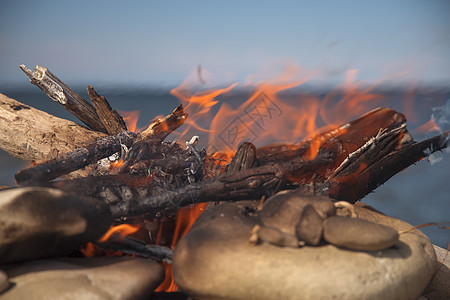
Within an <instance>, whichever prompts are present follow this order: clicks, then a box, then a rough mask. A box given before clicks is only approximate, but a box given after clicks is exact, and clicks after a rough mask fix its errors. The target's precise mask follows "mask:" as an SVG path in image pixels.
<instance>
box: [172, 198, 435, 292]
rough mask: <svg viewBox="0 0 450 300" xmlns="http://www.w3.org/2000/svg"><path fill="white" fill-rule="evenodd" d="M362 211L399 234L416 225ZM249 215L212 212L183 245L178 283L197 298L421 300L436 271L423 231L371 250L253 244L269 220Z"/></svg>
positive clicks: (237, 207) (224, 209)
mask: <svg viewBox="0 0 450 300" xmlns="http://www.w3.org/2000/svg"><path fill="white" fill-rule="evenodd" d="M355 209H356V212H357V214H358V216H359V217H360V218H364V219H370V220H371V221H372V222H377V223H379V224H383V225H386V226H390V227H393V228H395V229H396V230H404V229H407V228H410V227H411V225H409V224H408V223H405V222H403V221H400V220H397V219H393V218H389V217H387V216H385V215H383V214H381V213H378V212H376V211H375V210H373V209H372V208H370V207H369V206H367V205H364V204H359V203H358V204H356V205H355ZM244 210H245V205H244V204H242V203H240V202H237V203H226V204H222V205H218V206H215V207H212V208H210V209H208V210H207V211H205V212H204V213H203V214H202V215H201V216H200V217H199V218H198V220H197V221H196V222H195V224H194V225H193V227H192V229H191V230H190V231H189V233H188V234H187V235H186V236H185V237H184V238H182V239H181V240H180V241H179V243H178V244H177V247H176V249H175V252H174V257H173V264H172V270H173V275H174V279H175V282H176V283H177V285H178V286H179V287H180V288H181V289H182V290H183V291H184V292H185V293H187V294H188V295H190V296H191V297H193V298H194V299H387V300H388V299H417V298H418V297H419V296H420V295H421V293H422V292H423V291H424V289H425V287H426V286H427V284H428V282H429V281H430V279H431V277H432V276H433V274H434V272H435V270H436V255H435V253H434V250H433V246H432V244H431V243H430V241H429V239H428V238H427V237H426V236H425V235H424V234H423V233H422V232H420V231H419V230H413V231H411V232H408V233H405V234H402V235H400V239H399V242H398V243H397V244H396V245H395V247H392V248H389V249H386V250H380V251H371V252H367V251H354V250H346V249H342V248H338V247H336V246H333V245H330V244H328V245H324V246H314V247H313V246H305V247H300V248H291V247H278V246H274V245H271V244H269V243H262V244H259V245H257V246H253V245H250V243H249V233H250V231H251V230H252V229H253V228H254V227H255V225H260V226H261V222H260V220H259V218H258V217H256V216H252V215H245V214H243V213H242V212H243V211H244Z"/></svg>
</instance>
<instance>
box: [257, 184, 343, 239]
mask: <svg viewBox="0 0 450 300" xmlns="http://www.w3.org/2000/svg"><path fill="white" fill-rule="evenodd" d="M307 205H312V206H313V207H314V209H315V210H316V212H317V213H318V214H319V216H320V217H321V218H322V219H325V218H327V217H328V216H332V215H335V214H336V208H335V207H334V204H333V202H332V201H331V200H330V198H327V197H322V196H301V195H299V194H298V193H296V192H295V191H283V192H280V193H278V194H275V195H274V196H272V197H270V198H269V199H267V201H266V202H265V203H264V206H263V209H262V210H261V212H260V214H259V216H260V219H261V222H262V223H263V224H264V225H266V226H268V227H274V228H277V229H279V230H281V231H282V232H284V233H286V234H290V235H295V224H297V223H298V222H299V220H300V217H301V214H302V212H303V209H304V208H305V206H307Z"/></svg>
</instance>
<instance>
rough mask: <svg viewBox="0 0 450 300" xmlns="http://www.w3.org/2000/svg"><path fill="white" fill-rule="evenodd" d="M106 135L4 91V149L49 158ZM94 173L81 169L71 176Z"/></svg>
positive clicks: (0, 107) (0, 142)
mask: <svg viewBox="0 0 450 300" xmlns="http://www.w3.org/2000/svg"><path fill="white" fill-rule="evenodd" d="M105 136H106V134H104V133H101V132H97V131H92V130H89V129H87V128H85V127H83V126H81V125H78V124H75V123H74V122H71V121H68V120H64V119H61V118H58V117H55V116H53V115H50V114H48V113H46V112H43V111H41V110H38V109H35V108H33V107H31V106H28V105H25V104H23V103H21V102H19V101H17V100H14V99H11V98H9V97H7V96H5V95H3V94H0V148H1V149H3V150H4V151H6V152H8V153H9V154H10V155H12V156H14V157H17V158H19V159H22V160H24V161H27V162H35V161H47V160H50V159H53V158H55V157H58V156H60V155H61V154H63V153H68V152H71V151H74V150H75V149H77V148H80V147H83V146H85V145H88V144H90V143H92V142H94V141H95V140H97V139H99V138H102V137H105ZM90 173H92V170H80V171H78V172H77V173H76V174H71V175H72V176H70V177H69V178H75V177H79V176H87V175H88V174H90Z"/></svg>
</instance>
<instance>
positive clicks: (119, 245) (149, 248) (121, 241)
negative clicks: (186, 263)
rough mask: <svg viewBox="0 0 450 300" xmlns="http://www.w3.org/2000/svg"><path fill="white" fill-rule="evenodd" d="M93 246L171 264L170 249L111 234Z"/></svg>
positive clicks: (171, 253) (171, 252)
mask: <svg viewBox="0 0 450 300" xmlns="http://www.w3.org/2000/svg"><path fill="white" fill-rule="evenodd" d="M95 244H96V245H97V246H99V247H101V248H103V249H108V250H114V251H121V252H123V253H126V254H134V255H137V256H141V257H145V258H151V259H154V260H156V261H160V262H165V263H169V264H171V263H172V255H173V251H172V249H170V248H167V247H163V246H158V245H152V244H148V245H146V244H145V243H144V242H143V241H140V240H138V239H135V238H132V237H130V236H124V237H122V236H120V235H118V234H113V235H112V236H111V237H110V238H109V239H108V240H107V241H105V242H96V243H95Z"/></svg>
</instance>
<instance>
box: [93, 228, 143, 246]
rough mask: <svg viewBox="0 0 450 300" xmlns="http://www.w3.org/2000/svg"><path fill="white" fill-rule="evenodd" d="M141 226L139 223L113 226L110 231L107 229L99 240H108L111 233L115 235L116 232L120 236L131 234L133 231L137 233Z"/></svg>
mask: <svg viewBox="0 0 450 300" xmlns="http://www.w3.org/2000/svg"><path fill="white" fill-rule="evenodd" d="M139 228H140V226H139V225H137V226H132V225H130V224H120V225H117V226H111V227H110V228H109V229H108V231H106V233H105V234H104V235H103V236H102V237H101V238H100V239H99V240H98V241H99V242H106V241H107V240H108V239H109V238H110V237H111V235H113V234H114V233H118V234H119V235H120V236H122V237H123V236H126V235H130V234H132V233H135V232H136V231H138V230H139Z"/></svg>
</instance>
